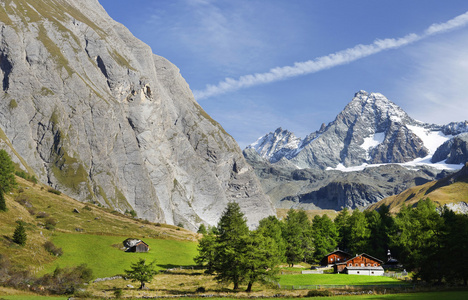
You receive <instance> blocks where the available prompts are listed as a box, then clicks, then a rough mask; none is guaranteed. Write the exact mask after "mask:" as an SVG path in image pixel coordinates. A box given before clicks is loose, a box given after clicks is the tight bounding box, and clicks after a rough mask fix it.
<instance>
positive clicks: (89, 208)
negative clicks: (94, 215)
mask: <svg viewBox="0 0 468 300" xmlns="http://www.w3.org/2000/svg"><path fill="white" fill-rule="evenodd" d="M83 209H84V210H91V207H89V206H88V205H85V207H83Z"/></svg>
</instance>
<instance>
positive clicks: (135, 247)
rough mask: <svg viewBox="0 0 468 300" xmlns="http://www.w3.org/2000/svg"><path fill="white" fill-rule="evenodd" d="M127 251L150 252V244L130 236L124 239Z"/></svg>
mask: <svg viewBox="0 0 468 300" xmlns="http://www.w3.org/2000/svg"><path fill="white" fill-rule="evenodd" d="M123 245H124V247H125V252H148V251H149V246H148V244H147V243H145V242H143V241H142V240H140V239H132V238H128V239H126V240H125V241H123Z"/></svg>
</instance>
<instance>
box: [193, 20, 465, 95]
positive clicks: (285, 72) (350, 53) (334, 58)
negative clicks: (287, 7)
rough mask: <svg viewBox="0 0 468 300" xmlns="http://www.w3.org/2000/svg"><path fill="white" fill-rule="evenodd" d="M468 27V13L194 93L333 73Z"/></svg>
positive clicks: (220, 83) (235, 88) (230, 79)
mask: <svg viewBox="0 0 468 300" xmlns="http://www.w3.org/2000/svg"><path fill="white" fill-rule="evenodd" d="M466 24H468V12H467V13H465V14H462V15H459V16H457V17H455V18H453V19H451V20H449V21H447V22H445V23H440V24H433V25H431V26H430V27H428V28H427V29H426V30H425V32H424V34H423V35H418V34H415V33H411V34H408V35H406V36H404V37H402V38H389V39H383V40H380V39H379V40H376V41H374V42H373V43H372V44H368V45H361V44H359V45H357V46H355V47H353V48H348V49H345V50H342V51H338V52H336V53H332V54H329V55H326V56H322V57H318V58H316V59H313V60H308V61H305V62H297V63H294V65H292V66H285V67H276V68H272V69H270V71H268V72H265V73H256V74H250V75H244V76H241V77H239V78H238V79H233V78H226V79H224V80H223V81H221V82H219V83H218V84H217V85H207V86H206V88H205V89H204V90H196V91H194V95H195V98H196V99H198V100H201V99H204V98H208V97H211V96H214V95H219V94H224V93H227V92H230V91H235V90H239V89H242V88H246V87H251V86H255V85H261V84H266V83H271V82H275V81H279V80H284V79H287V78H291V77H295V76H301V75H306V74H311V73H316V72H319V71H322V70H326V69H330V68H333V67H336V66H339V65H343V64H347V63H351V62H353V61H356V60H358V59H361V58H364V57H367V56H370V55H373V54H376V53H379V52H382V51H384V50H388V49H396V48H400V47H403V46H406V45H408V44H411V43H414V42H416V41H419V40H421V39H423V38H426V37H429V36H432V35H435V34H440V33H443V32H446V31H448V30H452V29H456V28H459V27H462V26H465V25H466Z"/></svg>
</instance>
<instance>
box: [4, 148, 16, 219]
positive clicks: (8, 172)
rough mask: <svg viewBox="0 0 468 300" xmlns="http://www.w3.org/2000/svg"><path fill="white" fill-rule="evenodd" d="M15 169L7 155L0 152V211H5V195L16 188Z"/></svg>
mask: <svg viewBox="0 0 468 300" xmlns="http://www.w3.org/2000/svg"><path fill="white" fill-rule="evenodd" d="M14 171H15V167H14V165H13V162H12V161H11V159H10V156H9V155H8V153H7V152H6V151H5V150H3V149H1V150H0V194H1V195H0V211H6V210H7V207H6V203H5V196H4V194H5V193H8V192H9V191H11V189H12V188H13V187H14V186H16V180H15V175H14Z"/></svg>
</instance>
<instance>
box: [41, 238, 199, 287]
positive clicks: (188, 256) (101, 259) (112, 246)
mask: <svg viewBox="0 0 468 300" xmlns="http://www.w3.org/2000/svg"><path fill="white" fill-rule="evenodd" d="M125 238H126V237H125V236H103V235H90V234H71V233H57V234H56V235H54V236H53V237H52V240H53V242H54V244H55V245H57V246H58V247H61V248H62V249H63V252H64V254H63V256H61V257H60V258H59V259H57V260H56V261H54V262H53V263H51V264H49V265H48V266H47V267H46V268H45V270H44V271H45V272H46V273H48V272H52V271H53V270H54V269H55V267H56V266H60V267H65V266H77V265H80V264H83V263H86V264H87V265H88V266H89V267H91V268H92V269H93V275H94V276H95V277H97V278H102V277H111V276H114V275H118V274H123V272H124V270H125V269H129V268H130V264H131V263H133V262H136V261H137V260H138V258H140V257H141V258H144V259H146V261H147V262H151V261H153V260H156V264H157V266H158V269H167V268H172V267H179V266H188V265H193V264H194V262H193V257H194V256H195V255H196V254H197V245H196V243H194V242H189V241H176V240H163V239H155V238H145V239H144V241H145V243H147V244H148V245H149V247H150V251H149V252H147V253H127V252H124V251H123V250H122V249H120V248H121V247H122V241H123V240H124V239H125Z"/></svg>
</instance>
